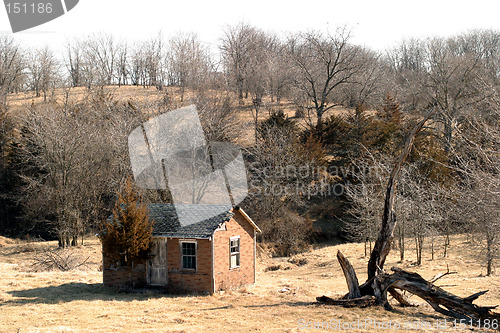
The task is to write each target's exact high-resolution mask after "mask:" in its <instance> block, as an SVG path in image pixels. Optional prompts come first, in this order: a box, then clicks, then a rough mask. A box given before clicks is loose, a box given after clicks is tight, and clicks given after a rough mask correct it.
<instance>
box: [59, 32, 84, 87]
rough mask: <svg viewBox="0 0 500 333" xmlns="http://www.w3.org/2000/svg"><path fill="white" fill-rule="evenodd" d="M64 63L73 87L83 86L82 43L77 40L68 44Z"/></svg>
mask: <svg viewBox="0 0 500 333" xmlns="http://www.w3.org/2000/svg"><path fill="white" fill-rule="evenodd" d="M64 63H65V66H66V69H67V71H68V73H69V77H70V81H71V86H73V87H78V86H81V85H83V83H84V82H83V80H84V78H83V50H82V45H81V42H80V41H78V40H75V41H72V42H71V41H68V42H67V43H66V53H65V59H64Z"/></svg>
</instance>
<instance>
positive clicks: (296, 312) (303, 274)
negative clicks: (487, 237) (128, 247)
mask: <svg viewBox="0 0 500 333" xmlns="http://www.w3.org/2000/svg"><path fill="white" fill-rule="evenodd" d="M86 244H87V245H85V246H79V247H77V248H75V249H73V250H72V251H75V252H74V253H72V257H73V258H75V259H78V260H79V261H83V260H85V259H87V258H88V260H87V264H86V265H84V266H81V267H80V268H78V269H74V270H71V271H67V272H61V271H56V270H53V271H43V270H42V271H40V270H39V267H38V269H36V266H33V264H34V263H36V262H37V258H40V257H41V256H42V257H43V253H44V251H45V250H46V249H56V247H57V244H56V243H54V242H45V243H23V242H14V241H12V240H5V239H3V241H2V243H0V318H1V319H0V332H152V331H155V332H229V331H230V332H300V331H311V330H301V329H300V328H301V327H303V326H299V320H300V319H303V320H304V321H302V322H301V323H305V322H309V321H311V322H325V321H330V320H333V321H334V322H335V321H336V320H340V321H341V322H342V323H346V322H352V321H357V320H358V319H359V320H361V321H362V322H364V321H365V320H376V321H377V322H378V323H380V324H382V323H383V322H389V321H392V323H393V324H395V323H399V324H400V325H404V324H407V325H409V324H411V325H417V326H418V325H421V328H422V329H416V330H397V331H401V332H405V331H407V332H426V331H428V329H426V328H425V325H428V324H427V323H429V324H430V325H436V323H443V321H444V319H445V318H444V317H443V316H441V315H439V314H437V313H436V312H434V311H433V310H432V308H430V306H428V305H427V304H426V303H425V302H424V301H422V300H421V299H418V298H416V297H411V298H410V300H411V301H412V302H414V303H417V304H418V305H419V306H418V307H414V308H400V307H397V306H396V308H395V309H396V310H395V311H394V312H387V311H385V310H383V309H382V308H378V307H375V308H369V309H357V308H354V309H345V308H340V307H334V306H323V305H321V306H320V305H316V304H315V298H316V296H321V295H324V294H325V295H329V296H341V295H343V294H344V293H345V292H346V291H347V287H346V285H345V281H344V277H343V274H342V271H341V269H340V266H339V265H338V263H337V261H336V259H335V255H336V252H337V250H341V251H342V252H343V253H344V254H345V255H346V256H347V257H348V258H349V259H350V260H351V262H352V263H353V266H354V268H355V269H356V271H357V272H358V274H359V278H360V280H361V281H364V279H365V274H366V262H367V258H364V257H363V244H343V245H338V246H324V247H320V248H316V249H313V250H311V251H309V252H306V253H304V254H301V255H299V256H296V257H294V258H291V259H290V260H288V261H287V260H285V259H283V260H280V259H279V258H277V259H270V258H268V257H267V256H265V255H263V254H261V255H260V259H259V263H258V271H257V284H256V285H255V286H252V287H247V288H242V289H239V290H234V291H229V292H223V293H217V294H215V295H212V296H206V295H196V294H190V295H164V294H161V293H156V292H153V291H144V292H137V293H124V292H117V291H115V290H113V289H110V288H105V287H103V286H102V272H100V269H99V268H100V264H101V252H100V251H101V248H100V244H99V242H98V241H97V240H95V239H91V240H88V241H87V242H86ZM425 251H426V252H424V262H423V265H422V266H421V267H413V266H412V262H411V259H413V258H414V253H413V252H412V251H411V250H410V251H408V255H407V258H408V259H410V260H409V261H406V262H403V263H397V260H398V258H397V253H396V252H393V253H392V255H391V256H390V257H389V258H388V262H387V263H386V267H387V268H389V267H391V266H394V265H398V266H399V267H401V268H406V269H408V270H412V271H416V272H418V273H420V274H421V275H422V276H423V277H424V278H427V279H430V278H432V277H433V276H435V275H436V274H438V273H442V272H446V270H447V266H448V267H449V269H450V271H457V272H458V273H457V274H452V275H447V276H446V277H444V278H442V279H440V280H439V281H438V283H437V284H438V285H440V286H444V288H445V289H447V290H449V291H451V292H453V293H456V294H457V295H460V296H465V295H470V294H472V293H475V292H477V291H480V290H486V289H489V290H490V291H489V292H488V293H487V294H486V295H484V296H483V297H481V298H480V299H479V300H478V301H477V302H478V304H482V305H495V304H500V276H492V277H485V276H483V275H482V273H484V269H483V267H482V265H480V263H478V262H477V260H476V259H475V256H474V251H471V245H470V244H468V243H466V239H465V237H462V236H456V237H454V238H453V240H452V247H451V253H450V256H449V257H448V258H442V256H441V252H440V253H438V254H437V258H436V260H434V261H430V253H429V250H428V249H425ZM380 330H381V329H380V328H379V329H373V326H371V328H366V329H365V328H363V327H361V328H359V329H358V328H356V329H354V330H351V331H354V332H365V331H367V332H370V331H380ZM313 331H317V330H313ZM435 331H443V330H441V329H439V330H435ZM444 331H447V332H456V331H457V330H455V329H453V328H452V326H451V324H450V323H448V329H447V330H444Z"/></svg>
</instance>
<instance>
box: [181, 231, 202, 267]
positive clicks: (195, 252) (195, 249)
mask: <svg viewBox="0 0 500 333" xmlns="http://www.w3.org/2000/svg"><path fill="white" fill-rule="evenodd" d="M183 244H194V255H190V254H184V251H183ZM179 252H180V268H181V270H182V271H188V272H196V270H197V269H198V242H196V240H195V239H194V240H181V241H179ZM184 256H187V257H194V268H186V267H184Z"/></svg>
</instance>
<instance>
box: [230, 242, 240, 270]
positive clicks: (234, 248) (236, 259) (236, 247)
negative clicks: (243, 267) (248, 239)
mask: <svg viewBox="0 0 500 333" xmlns="http://www.w3.org/2000/svg"><path fill="white" fill-rule="evenodd" d="M229 252H230V261H229V268H235V267H240V236H238V237H231V238H230V240H229Z"/></svg>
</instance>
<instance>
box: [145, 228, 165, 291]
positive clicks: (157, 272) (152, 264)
mask: <svg viewBox="0 0 500 333" xmlns="http://www.w3.org/2000/svg"><path fill="white" fill-rule="evenodd" d="M151 256H152V257H151V259H150V260H149V265H148V266H149V269H148V272H149V274H148V275H149V276H148V281H149V284H151V285H154V286H166V285H167V240H166V239H165V238H155V239H153V243H152V244H151Z"/></svg>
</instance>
